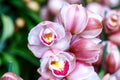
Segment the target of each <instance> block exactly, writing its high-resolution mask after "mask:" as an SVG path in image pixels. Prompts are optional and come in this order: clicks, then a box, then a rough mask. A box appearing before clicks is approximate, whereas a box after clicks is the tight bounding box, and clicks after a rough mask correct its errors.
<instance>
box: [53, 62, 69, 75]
mask: <svg viewBox="0 0 120 80" xmlns="http://www.w3.org/2000/svg"><path fill="white" fill-rule="evenodd" d="M51 65H52V66H54V69H53V73H54V74H55V75H58V76H65V75H66V74H67V73H68V70H69V63H68V61H64V62H63V63H60V62H57V61H53V62H52V63H51Z"/></svg>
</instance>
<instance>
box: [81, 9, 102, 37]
mask: <svg viewBox="0 0 120 80" xmlns="http://www.w3.org/2000/svg"><path fill="white" fill-rule="evenodd" d="M87 12H88V23H87V26H86V28H85V30H84V31H83V32H82V33H80V36H81V37H83V38H95V37H97V36H98V35H99V34H101V32H102V17H101V16H99V15H98V14H95V13H93V12H91V11H87Z"/></svg>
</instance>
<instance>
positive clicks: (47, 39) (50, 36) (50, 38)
mask: <svg viewBox="0 0 120 80" xmlns="http://www.w3.org/2000/svg"><path fill="white" fill-rule="evenodd" d="M56 37H57V35H56V33H55V31H54V30H53V29H52V28H46V29H43V30H41V33H40V40H41V42H42V43H43V44H45V45H46V46H51V45H52V44H53V43H54V41H55V39H56Z"/></svg>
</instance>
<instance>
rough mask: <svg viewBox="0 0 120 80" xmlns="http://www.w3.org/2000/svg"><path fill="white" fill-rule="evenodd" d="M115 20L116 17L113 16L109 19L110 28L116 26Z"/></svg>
mask: <svg viewBox="0 0 120 80" xmlns="http://www.w3.org/2000/svg"><path fill="white" fill-rule="evenodd" d="M117 20H118V17H117V15H113V16H112V17H111V19H110V24H111V25H112V26H115V25H117Z"/></svg>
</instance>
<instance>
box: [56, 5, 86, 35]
mask: <svg viewBox="0 0 120 80" xmlns="http://www.w3.org/2000/svg"><path fill="white" fill-rule="evenodd" d="M87 21H88V15H87V10H86V9H85V8H84V7H83V6H82V5H78V4H72V5H69V4H65V5H63V7H62V8H61V12H60V15H59V17H58V22H59V23H60V24H62V25H63V26H64V27H65V30H66V31H69V32H71V33H72V34H79V33H81V32H82V31H83V30H84V29H85V28H86V25H87Z"/></svg>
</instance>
